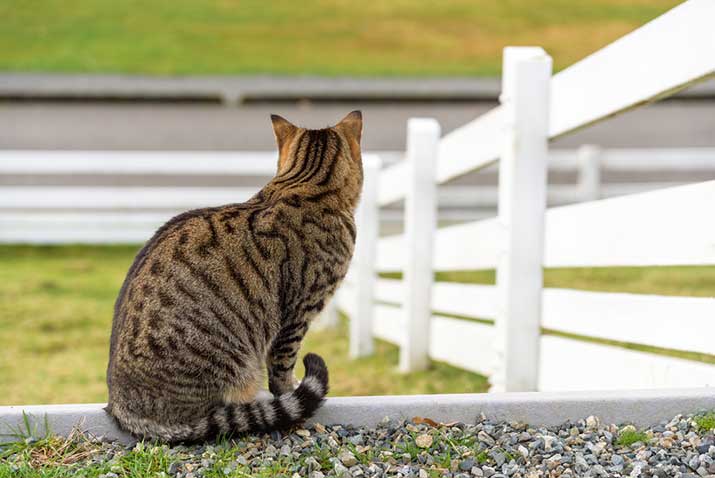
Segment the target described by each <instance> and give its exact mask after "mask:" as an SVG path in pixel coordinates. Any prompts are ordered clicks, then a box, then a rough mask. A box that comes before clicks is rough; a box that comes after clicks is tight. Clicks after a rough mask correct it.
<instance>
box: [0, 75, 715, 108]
mask: <svg viewBox="0 0 715 478" xmlns="http://www.w3.org/2000/svg"><path fill="white" fill-rule="evenodd" d="M500 90H501V83H500V80H499V79H498V78H478V77H461V78H460V77H456V78H450V77H444V78H357V77H334V78H331V77H316V76H293V77H289V76H266V75H263V76H261V75H255V76H146V75H110V74H61V73H54V74H34V73H0V98H14V99H43V98H44V99H90V100H91V99H124V100H140V99H149V100H214V101H223V102H225V103H242V102H244V101H246V100H263V101H268V100H276V101H280V100H300V99H311V100H346V101H360V100H363V101H370V100H381V101H391V100H392V101H394V100H421V101H431V100H442V101H480V100H481V101H492V102H493V101H497V98H498V96H499V92H500ZM674 97H675V98H693V99H694V98H715V80H710V81H705V82H702V83H699V84H697V85H694V86H693V87H691V88H688V89H687V90H685V91H682V92H679V93H677V94H676V95H674Z"/></svg>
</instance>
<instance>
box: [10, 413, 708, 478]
mask: <svg viewBox="0 0 715 478" xmlns="http://www.w3.org/2000/svg"><path fill="white" fill-rule="evenodd" d="M634 434H636V435H635V436H636V438H635V439H637V440H638V441H632V440H624V438H625V436H633V435H634ZM635 439H634V440H635ZM96 446H97V448H98V451H97V452H96V453H95V454H93V455H92V458H91V459H90V460H91V461H92V462H94V463H97V462H107V464H108V465H109V467H108V470H109V471H108V472H107V473H105V474H104V475H103V478H114V477H115V476H117V473H119V474H120V476H121V471H122V470H121V467H120V466H119V465H120V464H121V463H122V462H121V460H122V457H125V459H126V457H127V456H129V455H131V454H132V453H137V452H147V451H148V452H149V453H152V454H156V453H161V454H164V455H165V456H166V458H167V459H166V461H165V462H166V464H167V465H166V468H165V469H164V472H165V473H166V475H167V476H172V477H178V478H200V477H207V478H209V477H217V476H222V477H229V476H246V475H252V474H261V476H264V474H265V476H288V477H291V478H299V477H308V478H321V477H364V478H372V477H375V478H378V477H388V476H389V477H405V478H407V477H415V478H431V477H437V476H440V477H442V476H444V477H452V478H471V477H486V478H490V477H491V478H537V477H546V478H550V477H563V478H568V477H573V478H576V477H643V478H646V477H659V478H661V477H668V478H700V477H711V478H715V436H714V435H713V430H700V429H698V426H697V424H696V423H695V421H694V420H693V416H692V415H691V416H682V415H678V416H676V417H674V418H673V419H672V420H670V421H668V422H663V423H661V424H658V425H657V426H654V427H651V428H649V429H645V430H636V429H635V428H634V427H632V426H625V427H618V426H616V425H610V424H604V423H602V422H601V421H600V420H599V419H598V418H596V417H588V418H586V419H584V420H580V421H578V422H576V423H564V424H562V425H561V426H558V427H549V428H545V427H530V426H528V425H525V424H522V423H504V422H496V421H490V420H488V419H486V418H485V417H484V416H480V417H478V418H477V419H476V423H475V424H462V423H450V424H435V423H434V422H432V421H431V420H425V419H417V418H416V419H414V420H413V421H402V422H396V421H391V420H388V419H385V420H383V421H382V422H381V423H380V424H379V426H377V427H375V428H364V427H363V428H355V427H343V426H323V425H320V424H316V425H314V426H311V427H309V428H308V429H299V430H294V431H292V432H286V433H279V432H274V433H271V434H270V435H262V436H246V437H240V438H238V439H235V440H229V441H223V442H219V443H214V444H206V445H202V446H174V447H167V446H166V445H153V444H142V443H139V444H137V445H136V446H135V447H134V448H131V447H124V446H122V445H119V444H117V443H106V442H103V441H101V440H99V441H98V442H97V444H96ZM12 459H13V457H9V458H8V460H10V461H12Z"/></svg>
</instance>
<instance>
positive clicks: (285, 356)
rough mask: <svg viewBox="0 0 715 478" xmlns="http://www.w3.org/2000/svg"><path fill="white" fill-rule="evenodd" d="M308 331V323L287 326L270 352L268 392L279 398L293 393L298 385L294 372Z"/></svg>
mask: <svg viewBox="0 0 715 478" xmlns="http://www.w3.org/2000/svg"><path fill="white" fill-rule="evenodd" d="M307 330H308V321H305V322H299V323H295V322H294V323H291V324H287V325H285V326H284V327H283V328H282V329H281V330H280V332H278V335H277V336H276V338H275V339H274V340H273V343H272V344H271V348H270V350H269V351H268V357H267V360H266V368H267V369H268V390H269V391H270V392H271V393H272V394H273V395H274V396H279V395H283V394H284V393H288V392H292V391H293V390H295V388H296V386H297V385H298V381H297V380H296V379H295V375H294V372H293V370H294V369H295V362H296V360H297V358H298V351H299V350H300V345H301V343H302V342H303V337H304V336H305V333H306V332H307Z"/></svg>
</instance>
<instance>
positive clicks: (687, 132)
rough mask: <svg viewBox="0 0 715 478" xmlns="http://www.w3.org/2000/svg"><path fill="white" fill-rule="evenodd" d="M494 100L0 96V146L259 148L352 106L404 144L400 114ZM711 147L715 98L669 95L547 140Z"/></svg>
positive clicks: (447, 114) (472, 113)
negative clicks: (281, 129)
mask: <svg viewBox="0 0 715 478" xmlns="http://www.w3.org/2000/svg"><path fill="white" fill-rule="evenodd" d="M493 106H494V105H493V104H492V103H487V102H479V103H476V102H475V103H458V102H426V103H375V102H373V103H369V102H368V103H364V104H360V103H272V104H248V105H243V106H240V107H227V106H222V105H219V104H201V103H180V104H167V103H139V104H137V103H52V102H0V149H119V150H131V149H147V150H266V149H272V148H273V136H272V132H271V129H270V123H269V119H268V115H269V114H270V113H274V112H275V113H279V114H282V115H284V116H286V117H287V118H289V119H290V120H292V121H295V122H296V123H299V124H302V125H306V126H311V127H321V126H325V125H327V124H330V123H333V122H335V121H336V120H338V119H339V118H340V117H341V116H342V115H344V114H345V113H347V112H348V111H350V110H352V109H356V108H360V109H362V110H363V112H364V115H365V121H366V125H365V134H364V147H365V149H371V150H403V149H404V146H405V124H406V120H407V119H408V118H410V117H414V116H429V117H434V118H437V119H438V120H439V122H440V123H441V125H442V128H443V130H444V131H446V132H447V131H451V130H453V129H454V128H456V127H458V126H460V125H462V124H464V123H466V122H468V121H470V120H471V119H473V118H475V117H477V116H478V115H480V114H481V113H483V112H484V111H487V110H488V109H490V108H492V107H493ZM582 143H597V144H601V145H603V146H612V147H616V146H618V147H646V146H650V147H668V146H715V101H713V100H669V101H665V102H661V103H658V104H655V105H651V106H648V107H645V108H641V109H639V110H636V111H633V112H629V113H626V114H623V115H621V116H619V117H617V118H614V119H611V120H609V121H605V122H603V123H601V124H598V125H596V126H593V127H590V128H587V129H585V130H583V131H580V132H578V133H575V134H573V135H570V136H568V137H567V138H564V139H561V140H558V141H556V142H555V143H554V147H573V146H577V145H579V144H582Z"/></svg>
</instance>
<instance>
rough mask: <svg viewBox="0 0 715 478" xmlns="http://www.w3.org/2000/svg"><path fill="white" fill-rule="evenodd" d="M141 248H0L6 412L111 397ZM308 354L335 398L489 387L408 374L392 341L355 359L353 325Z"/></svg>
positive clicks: (1, 378)
mask: <svg viewBox="0 0 715 478" xmlns="http://www.w3.org/2000/svg"><path fill="white" fill-rule="evenodd" d="M136 250H137V248H136V247H124V246H122V247H119V246H116V247H79V246H70V247H31V246H0V343H2V344H4V347H2V348H0V390H2V393H0V405H9V404H34V403H83V402H84V403H86V402H103V401H105V400H106V385H105V382H104V380H105V369H106V365H107V354H108V350H109V333H110V328H111V320H112V307H113V304H114V299H115V297H116V294H117V292H118V291H119V287H120V285H121V282H122V280H123V279H124V275H125V274H126V271H127V269H128V268H129V265H130V264H131V261H132V259H133V257H134V254H135V253H136ZM303 350H304V351H306V352H307V351H312V352H316V353H319V354H321V355H322V356H323V357H324V358H325V359H326V361H327V363H328V366H329V368H330V372H331V394H332V395H333V396H338V395H372V394H410V393H437V392H442V393H446V392H464V391H475V392H478V391H484V390H485V389H486V387H487V384H486V379H485V378H484V377H481V376H479V375H476V374H473V373H469V372H466V371H462V370H459V369H456V368H454V367H450V366H447V365H444V364H439V363H435V364H433V367H432V369H430V370H429V371H426V372H420V373H414V374H409V375H400V374H398V373H397V372H396V366H397V359H398V350H397V347H395V346H392V345H389V344H387V343H384V342H378V343H377V353H376V354H375V356H374V357H371V358H366V359H362V360H358V361H351V360H349V359H348V357H347V350H348V340H347V330H346V327H345V324H343V325H342V326H341V327H340V328H338V329H336V330H328V331H320V332H316V331H311V332H310V334H309V336H308V338H307V340H306V343H305V344H304V346H303ZM302 373H303V371H302V370H300V371H299V374H300V375H302Z"/></svg>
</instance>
